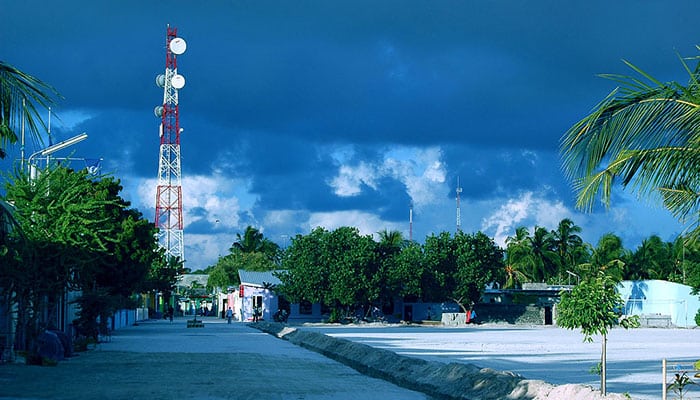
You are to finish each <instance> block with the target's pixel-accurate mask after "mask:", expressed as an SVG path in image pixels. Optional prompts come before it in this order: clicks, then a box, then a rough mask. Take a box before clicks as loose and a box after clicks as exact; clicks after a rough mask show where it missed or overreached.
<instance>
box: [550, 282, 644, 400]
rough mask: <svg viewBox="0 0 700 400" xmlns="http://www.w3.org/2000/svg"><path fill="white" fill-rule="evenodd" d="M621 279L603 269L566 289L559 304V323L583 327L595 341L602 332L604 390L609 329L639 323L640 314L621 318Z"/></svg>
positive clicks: (564, 325) (572, 327) (584, 333)
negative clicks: (618, 284)
mask: <svg viewBox="0 0 700 400" xmlns="http://www.w3.org/2000/svg"><path fill="white" fill-rule="evenodd" d="M617 283H618V282H617V281H616V280H614V279H613V278H612V277H610V276H608V275H606V274H605V273H604V272H602V271H601V272H599V273H598V274H597V275H596V276H595V277H593V278H590V279H587V280H585V281H583V282H581V284H579V285H576V286H575V287H574V288H573V290H571V292H567V291H563V292H562V295H561V302H560V303H559V305H558V306H557V316H558V317H557V323H558V324H559V326H561V327H563V328H566V329H577V328H581V332H582V333H583V336H584V337H583V340H584V341H585V342H592V341H593V335H601V336H602V340H601V342H602V351H601V356H600V360H601V362H600V363H601V379H600V391H601V392H602V394H603V395H605V394H606V387H605V380H606V365H605V364H606V358H607V355H606V343H607V335H608V330H609V329H610V328H612V327H613V326H615V325H617V324H619V325H620V326H622V327H623V328H625V329H627V328H632V327H637V326H639V318H638V317H637V316H632V317H629V318H621V317H622V310H623V309H624V301H623V300H622V297H621V296H620V294H619V293H618V292H617V291H616V290H615V286H616V285H617Z"/></svg>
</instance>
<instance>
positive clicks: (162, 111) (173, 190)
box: [154, 25, 187, 262]
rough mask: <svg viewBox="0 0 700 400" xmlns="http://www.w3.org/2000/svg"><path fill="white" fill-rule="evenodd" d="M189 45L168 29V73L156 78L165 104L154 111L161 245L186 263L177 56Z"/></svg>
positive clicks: (157, 218) (180, 85)
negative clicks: (157, 151)
mask: <svg viewBox="0 0 700 400" xmlns="http://www.w3.org/2000/svg"><path fill="white" fill-rule="evenodd" d="M186 49H187V44H186V43H185V41H184V40H183V39H182V38H179V37H178V36H177V28H171V27H170V25H168V27H167V34H166V39H165V73H164V74H160V75H158V76H157V77H156V85H158V86H159V87H162V88H163V104H162V105H159V106H157V107H156V108H155V110H154V112H155V114H156V116H157V117H160V118H161V123H160V129H159V134H160V157H159V159H158V188H157V191H156V215H155V225H156V228H158V243H159V244H160V246H161V247H162V248H163V249H165V254H166V256H173V257H178V258H179V259H180V262H184V261H185V254H184V252H185V251H184V240H183V229H182V228H183V224H182V179H181V168H180V134H181V133H182V128H180V112H179V107H178V90H180V89H182V88H183V87H184V86H185V78H184V77H183V76H182V75H180V74H178V72H177V56H179V55H181V54H183V53H184V52H185V50H186Z"/></svg>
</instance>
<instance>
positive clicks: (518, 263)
mask: <svg viewBox="0 0 700 400" xmlns="http://www.w3.org/2000/svg"><path fill="white" fill-rule="evenodd" d="M534 266H535V260H534V257H533V253H532V247H531V246H530V233H529V232H528V230H527V228H526V227H524V226H520V227H518V228H516V229H515V236H508V237H507V238H506V266H505V275H506V283H505V285H504V287H505V288H514V287H516V286H519V285H522V284H523V283H524V282H530V281H531V280H532V278H531V277H530V276H528V273H529V272H531V271H533V270H534V269H535V267H534Z"/></svg>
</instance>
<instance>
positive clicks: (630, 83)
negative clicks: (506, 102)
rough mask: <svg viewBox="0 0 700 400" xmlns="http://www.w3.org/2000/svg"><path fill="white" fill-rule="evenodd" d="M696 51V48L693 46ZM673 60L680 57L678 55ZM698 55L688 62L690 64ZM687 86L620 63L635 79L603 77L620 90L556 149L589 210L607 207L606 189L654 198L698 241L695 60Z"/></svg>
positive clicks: (699, 91) (699, 111) (698, 71)
mask: <svg viewBox="0 0 700 400" xmlns="http://www.w3.org/2000/svg"><path fill="white" fill-rule="evenodd" d="M698 49H699V50H700V47H699V48H698ZM679 58H680V57H679ZM697 59H698V57H696V58H695V60H697ZM680 60H681V64H682V66H683V67H684V68H685V70H686V71H687V73H688V75H689V80H688V83H687V85H685V86H684V85H682V84H679V83H677V82H666V83H663V82H661V81H659V80H657V79H655V78H653V77H652V76H650V75H649V74H647V73H646V72H644V71H642V70H641V69H640V68H638V67H636V66H634V65H632V64H631V63H629V62H627V61H625V64H627V65H628V66H629V67H630V68H631V69H632V70H634V71H635V72H636V73H637V74H638V76H634V77H633V76H624V75H610V74H608V75H602V76H603V77H605V78H609V79H612V80H614V81H615V82H617V83H618V84H619V85H620V87H619V88H618V89H615V90H614V91H613V92H612V93H610V94H609V95H608V96H607V97H606V98H605V99H604V100H603V101H602V102H601V103H600V104H598V105H597V106H596V107H595V108H594V110H593V111H592V112H591V113H590V114H589V115H588V116H586V117H585V118H583V119H582V120H581V121H579V122H578V123H576V124H575V125H574V126H572V127H571V128H570V129H569V130H568V131H567V132H566V133H565V135H564V137H563V140H562V145H561V152H562V155H563V163H564V170H565V172H566V174H567V176H568V177H569V178H570V179H571V180H572V181H573V182H574V186H575V188H576V191H577V192H578V198H577V206H578V207H579V208H582V209H585V210H590V209H591V208H592V207H593V204H594V202H595V199H596V198H597V197H599V196H600V197H601V198H602V200H603V202H604V203H605V204H606V205H609V202H610V195H611V190H612V187H613V184H615V183H619V184H621V186H622V187H623V188H629V189H632V191H633V192H636V193H637V194H638V195H640V196H643V197H651V198H654V197H656V198H657V200H661V201H663V204H664V206H665V207H666V208H667V209H668V210H670V211H671V212H672V213H673V214H674V215H675V216H676V217H678V218H680V219H681V220H685V218H686V217H687V216H689V215H691V216H692V220H691V224H690V226H689V227H688V228H689V229H690V231H691V234H690V236H691V237H692V238H693V239H697V238H698V237H700V214H699V213H698V206H699V205H700V203H699V201H700V193H699V192H700V80H699V79H700V63H699V64H698V65H697V66H696V67H695V68H694V69H691V68H690V67H689V66H688V63H687V60H685V59H683V58H680Z"/></svg>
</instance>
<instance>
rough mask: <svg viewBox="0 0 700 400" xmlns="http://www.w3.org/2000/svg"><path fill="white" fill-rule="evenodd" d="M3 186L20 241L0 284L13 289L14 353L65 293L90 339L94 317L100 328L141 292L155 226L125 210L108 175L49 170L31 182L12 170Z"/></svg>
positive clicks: (151, 259)
mask: <svg viewBox="0 0 700 400" xmlns="http://www.w3.org/2000/svg"><path fill="white" fill-rule="evenodd" d="M5 189H6V198H7V199H8V200H10V201H12V203H13V204H15V206H16V216H17V221H18V222H19V223H20V226H21V227H22V230H23V232H24V234H25V236H26V239H27V246H26V247H27V249H26V252H25V255H24V256H23V258H22V263H21V265H20V266H18V270H15V271H6V272H7V273H8V274H9V275H10V276H11V279H9V281H5V280H3V281H4V282H10V285H12V287H13V288H14V290H15V291H16V292H17V300H18V301H17V304H18V305H19V308H20V309H19V313H18V326H19V328H18V333H19V335H18V336H20V339H21V340H20V341H19V342H18V343H19V344H20V345H21V346H22V347H21V348H23V349H26V350H29V351H30V352H32V351H33V350H34V349H33V341H34V338H36V336H37V335H38V334H39V333H40V332H41V331H42V329H43V328H44V327H45V326H46V325H47V324H48V323H50V321H51V318H52V316H55V315H57V312H58V310H56V309H55V307H56V305H58V304H60V301H59V299H60V298H61V296H62V294H63V293H64V291H65V290H66V289H67V288H71V289H75V290H79V291H81V292H82V297H81V299H79V305H80V308H81V310H80V320H81V321H80V323H78V325H77V327H78V328H81V327H84V328H86V330H89V331H90V334H93V333H94V328H95V327H96V325H95V324H96V319H97V316H100V317H101V318H100V320H101V321H102V322H103V323H104V324H106V322H107V317H108V316H109V315H110V313H111V311H112V310H114V309H115V308H116V307H119V306H120V305H121V306H123V305H124V304H126V302H128V301H129V297H130V296H131V295H132V294H133V293H134V292H135V291H136V290H138V289H139V288H141V287H142V285H143V280H144V279H145V277H146V275H147V273H148V270H149V268H150V267H151V265H152V264H153V262H154V261H155V260H156V258H157V255H158V253H157V252H156V249H157V242H156V239H155V232H156V230H155V227H154V226H153V224H152V223H149V222H148V221H146V220H144V219H143V218H142V216H141V214H140V213H139V212H138V211H136V210H134V209H129V208H128V206H129V203H128V202H126V201H124V200H123V199H122V198H121V197H119V195H118V193H119V192H120V190H121V186H120V184H119V182H118V181H116V180H114V179H112V178H109V177H102V178H101V179H94V178H93V177H92V176H90V175H88V174H87V172H85V171H77V172H76V171H73V170H70V169H67V168H63V167H53V166H52V168H51V169H49V168H46V169H45V170H44V171H43V172H42V173H41V174H40V175H39V176H38V178H36V179H34V180H31V181H30V180H29V177H28V176H27V175H26V174H24V173H23V172H21V171H20V172H19V175H17V176H15V177H11V178H9V179H8V181H7V184H6V186H5ZM95 335H96V334H95Z"/></svg>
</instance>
